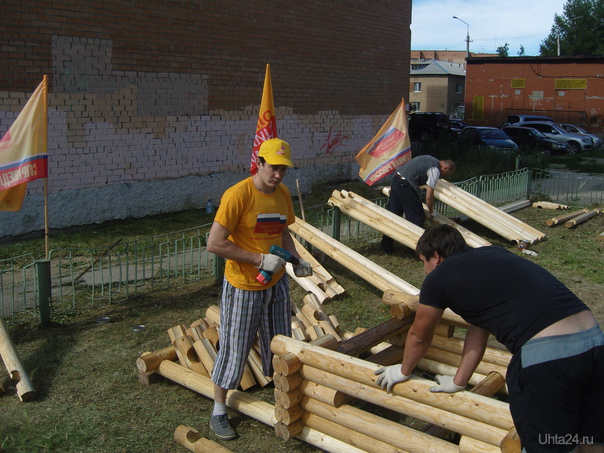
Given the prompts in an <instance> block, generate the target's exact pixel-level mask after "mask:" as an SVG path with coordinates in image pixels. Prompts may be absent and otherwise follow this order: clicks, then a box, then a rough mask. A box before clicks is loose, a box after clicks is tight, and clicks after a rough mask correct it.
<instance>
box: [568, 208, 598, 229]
mask: <svg viewBox="0 0 604 453" xmlns="http://www.w3.org/2000/svg"><path fill="white" fill-rule="evenodd" d="M602 209H603V208H599V209H592V210H591V211H587V212H585V213H583V214H581V215H578V216H577V217H575V218H574V219H570V220H567V221H566V222H564V226H565V227H566V228H572V227H574V226H577V225H580V224H581V223H583V222H586V221H588V220H589V219H591V218H592V217H595V216H597V215H599V214H601V213H602Z"/></svg>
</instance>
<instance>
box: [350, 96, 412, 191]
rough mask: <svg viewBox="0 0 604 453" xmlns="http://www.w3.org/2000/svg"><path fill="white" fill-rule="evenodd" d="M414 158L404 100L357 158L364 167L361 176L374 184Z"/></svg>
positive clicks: (360, 172)
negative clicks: (412, 156)
mask: <svg viewBox="0 0 604 453" xmlns="http://www.w3.org/2000/svg"><path fill="white" fill-rule="evenodd" d="M410 160H411V140H410V139H409V134H408V132H407V115H406V113H405V100H404V99H403V100H402V101H401V103H400V104H399V106H398V107H397V109H396V110H395V111H394V112H393V113H392V115H390V118H388V120H387V121H386V122H385V123H384V125H383V126H382V128H381V129H380V130H379V132H378V133H377V134H376V136H375V137H373V138H372V139H371V141H370V142H369V143H367V144H366V145H365V147H364V148H363V149H362V150H361V151H360V152H359V153H358V154H357V156H356V161H357V163H358V164H359V165H360V166H361V170H360V171H359V176H360V177H361V179H362V180H363V181H365V182H366V183H367V184H368V185H370V186H372V185H373V184H375V183H376V182H378V181H379V180H380V179H382V178H383V177H385V176H387V175H389V174H391V173H394V171H396V168H397V167H400V166H401V165H403V164H404V163H406V162H408V161H410Z"/></svg>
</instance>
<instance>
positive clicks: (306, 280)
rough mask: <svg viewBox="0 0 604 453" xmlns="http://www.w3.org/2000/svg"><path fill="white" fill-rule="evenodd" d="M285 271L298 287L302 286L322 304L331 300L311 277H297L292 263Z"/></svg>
mask: <svg viewBox="0 0 604 453" xmlns="http://www.w3.org/2000/svg"><path fill="white" fill-rule="evenodd" d="M285 270H286V272H287V275H288V276H289V278H290V279H291V280H293V281H295V282H296V283H297V284H298V285H300V287H301V288H302V289H303V290H304V291H306V292H308V293H312V294H314V295H315V296H316V297H317V298H318V299H319V300H320V301H321V303H323V302H324V301H325V300H327V299H329V296H328V295H327V293H326V292H325V290H324V289H323V288H321V287H320V286H319V285H318V284H317V283H315V282H314V281H313V279H312V278H311V277H298V276H296V274H295V272H294V268H293V267H292V265H291V264H290V263H288V264H287V265H286V266H285Z"/></svg>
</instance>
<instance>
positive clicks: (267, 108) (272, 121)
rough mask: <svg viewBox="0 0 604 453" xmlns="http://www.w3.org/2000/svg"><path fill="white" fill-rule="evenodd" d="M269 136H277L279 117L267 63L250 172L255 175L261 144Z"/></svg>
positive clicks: (269, 68)
mask: <svg viewBox="0 0 604 453" xmlns="http://www.w3.org/2000/svg"><path fill="white" fill-rule="evenodd" d="M269 138H277V117H276V116H275V101H274V100H273V83H272V81H271V66H270V65H268V64H267V65H266V74H265V76H264V89H263V90H262V101H261V102H260V111H259V112H258V124H257V125H256V136H255V137H254V146H253V147H252V161H251V165H250V173H251V174H252V175H253V174H255V173H256V171H258V167H257V166H256V159H257V158H258V151H259V150H260V145H262V142H263V141H265V140H268V139H269Z"/></svg>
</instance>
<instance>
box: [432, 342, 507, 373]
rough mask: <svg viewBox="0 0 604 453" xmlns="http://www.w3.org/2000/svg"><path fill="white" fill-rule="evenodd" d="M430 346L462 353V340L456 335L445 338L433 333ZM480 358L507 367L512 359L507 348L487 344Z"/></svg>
mask: <svg viewBox="0 0 604 453" xmlns="http://www.w3.org/2000/svg"><path fill="white" fill-rule="evenodd" d="M431 346H433V347H435V348H438V349H442V350H444V351H449V352H454V353H456V354H458V355H461V354H462V353H463V347H464V340H463V339H461V338H456V337H449V338H446V337H443V336H440V335H434V337H433V338H432V344H431ZM482 360H483V361H485V362H489V363H494V364H496V365H499V366H502V367H507V366H508V365H509V364H510V360H512V353H511V352H509V351H508V350H507V349H503V348H495V347H493V346H487V348H486V349H485V351H484V355H483V356H482Z"/></svg>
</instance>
